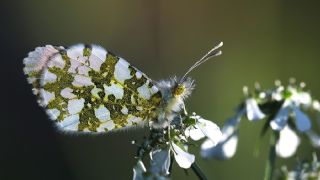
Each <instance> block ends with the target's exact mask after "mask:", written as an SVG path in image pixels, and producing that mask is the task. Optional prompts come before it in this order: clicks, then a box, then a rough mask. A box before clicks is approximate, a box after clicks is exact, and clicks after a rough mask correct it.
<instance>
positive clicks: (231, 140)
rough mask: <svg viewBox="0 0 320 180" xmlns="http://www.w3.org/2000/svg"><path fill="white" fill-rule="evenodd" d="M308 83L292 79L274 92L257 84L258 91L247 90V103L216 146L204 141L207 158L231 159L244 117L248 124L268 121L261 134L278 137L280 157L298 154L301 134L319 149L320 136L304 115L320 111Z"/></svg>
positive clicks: (223, 131) (241, 107)
mask: <svg viewBox="0 0 320 180" xmlns="http://www.w3.org/2000/svg"><path fill="white" fill-rule="evenodd" d="M304 88H305V83H300V84H297V83H296V82H295V80H293V79H292V80H290V83H289V85H288V86H286V87H285V86H283V85H282V84H281V82H280V81H276V82H275V87H274V88H273V89H267V90H262V89H261V88H260V85H259V84H256V86H255V91H254V92H249V91H248V88H247V87H244V94H245V100H244V101H243V102H242V103H241V104H240V105H239V107H238V109H237V113H236V115H235V117H233V118H231V119H230V120H229V121H227V122H226V123H225V125H224V126H223V128H222V133H223V136H222V140H221V141H220V142H219V143H218V145H217V146H213V144H212V143H210V142H207V141H205V142H204V144H203V145H202V152H201V154H202V156H203V157H204V158H211V157H213V158H216V159H228V158H231V157H232V156H233V155H234V154H235V152H236V148H237V143H238V132H239V128H238V127H239V123H240V122H241V118H243V117H244V116H246V117H247V119H248V120H249V121H260V120H263V119H265V120H266V121H265V126H264V128H263V130H262V134H265V133H266V131H267V130H268V129H271V130H273V132H274V133H275V135H276V144H275V148H276V153H277V155H278V156H279V157H282V158H288V157H291V156H292V155H294V154H295V152H296V149H297V147H298V145H299V144H300V138H299V136H298V134H302V135H307V136H308V137H309V139H310V141H311V144H312V145H313V146H314V147H320V137H319V136H318V135H317V134H316V133H315V132H314V131H313V130H312V129H311V121H310V119H309V117H308V115H306V113H305V112H312V111H314V112H318V113H319V112H320V104H319V101H317V100H314V99H313V98H312V97H311V95H310V93H309V92H308V91H305V90H304Z"/></svg>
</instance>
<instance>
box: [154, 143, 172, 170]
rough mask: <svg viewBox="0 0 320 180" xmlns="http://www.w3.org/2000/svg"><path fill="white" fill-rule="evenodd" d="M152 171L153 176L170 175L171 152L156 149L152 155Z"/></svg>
mask: <svg viewBox="0 0 320 180" xmlns="http://www.w3.org/2000/svg"><path fill="white" fill-rule="evenodd" d="M150 159H151V161H150V169H149V171H150V172H151V173H152V174H159V175H168V174H169V168H170V162H171V159H170V150H169V149H156V150H154V151H152V152H151V153H150Z"/></svg>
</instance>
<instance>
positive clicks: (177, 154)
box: [172, 143, 195, 169]
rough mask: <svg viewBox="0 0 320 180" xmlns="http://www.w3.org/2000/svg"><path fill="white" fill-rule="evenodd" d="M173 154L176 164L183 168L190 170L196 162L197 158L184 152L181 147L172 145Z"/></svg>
mask: <svg viewBox="0 0 320 180" xmlns="http://www.w3.org/2000/svg"><path fill="white" fill-rule="evenodd" d="M172 148H173V154H174V158H175V160H176V162H177V163H178V165H179V166H180V167H181V168H184V169H188V168H190V167H191V165H192V163H194V161H195V156H194V155H193V154H189V153H187V152H185V151H183V150H182V149H181V148H180V147H179V146H177V145H176V144H174V143H172Z"/></svg>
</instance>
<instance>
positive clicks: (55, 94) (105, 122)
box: [24, 44, 162, 132]
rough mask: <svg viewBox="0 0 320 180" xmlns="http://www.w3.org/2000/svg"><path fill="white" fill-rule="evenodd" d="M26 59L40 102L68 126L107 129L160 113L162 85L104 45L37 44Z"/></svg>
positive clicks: (75, 128) (98, 130) (73, 128)
mask: <svg viewBox="0 0 320 180" xmlns="http://www.w3.org/2000/svg"><path fill="white" fill-rule="evenodd" d="M24 64H25V68H24V72H25V74H27V75H28V82H29V83H31V84H32V85H33V91H34V94H36V95H37V96H38V99H39V104H40V105H41V106H43V107H44V108H45V109H46V111H47V113H48V115H49V116H50V118H51V119H52V120H54V121H56V123H57V124H58V126H59V127H61V128H62V129H63V130H71V131H89V132H106V131H110V130H114V129H121V128H126V127H132V126H135V125H138V124H140V123H143V122H145V121H146V120H150V119H153V118H155V117H156V116H157V115H156V109H157V108H158V106H159V105H160V103H161V100H162V95H161V93H160V91H159V90H158V88H157V87H156V86H155V85H153V84H152V82H151V80H150V79H149V78H148V77H147V76H146V75H145V74H143V73H142V72H141V71H139V70H138V69H136V68H135V67H133V66H131V65H130V64H129V63H128V62H127V61H125V60H124V59H122V58H119V57H117V56H115V55H113V54H111V53H109V52H107V51H106V50H105V49H103V48H102V47H100V46H96V45H91V46H85V45H82V44H79V45H75V46H72V47H70V48H67V49H65V48H63V47H55V46H51V45H47V46H45V47H38V48H36V49H35V51H32V52H30V53H29V54H28V57H27V58H25V59H24Z"/></svg>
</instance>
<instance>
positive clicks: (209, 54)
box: [180, 42, 223, 83]
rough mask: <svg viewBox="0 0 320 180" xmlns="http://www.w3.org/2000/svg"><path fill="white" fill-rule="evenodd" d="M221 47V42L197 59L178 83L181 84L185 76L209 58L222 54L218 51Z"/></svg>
mask: <svg viewBox="0 0 320 180" xmlns="http://www.w3.org/2000/svg"><path fill="white" fill-rule="evenodd" d="M221 46H223V42H220V43H219V44H218V45H216V46H215V47H213V48H212V49H211V50H210V51H209V52H207V54H205V55H204V56H203V57H202V58H201V59H199V60H198V61H197V62H195V63H194V64H193V65H192V66H191V67H190V68H189V69H188V71H187V72H186V73H185V74H184V75H183V76H182V78H181V80H180V83H182V82H183V81H184V80H185V79H186V77H187V75H188V74H189V73H190V72H191V71H193V70H194V69H195V68H197V67H198V66H200V65H201V64H203V63H205V62H206V61H208V60H209V59H210V58H212V57H215V56H219V55H221V54H222V51H221V50H218V49H219V48H220V47H221Z"/></svg>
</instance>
